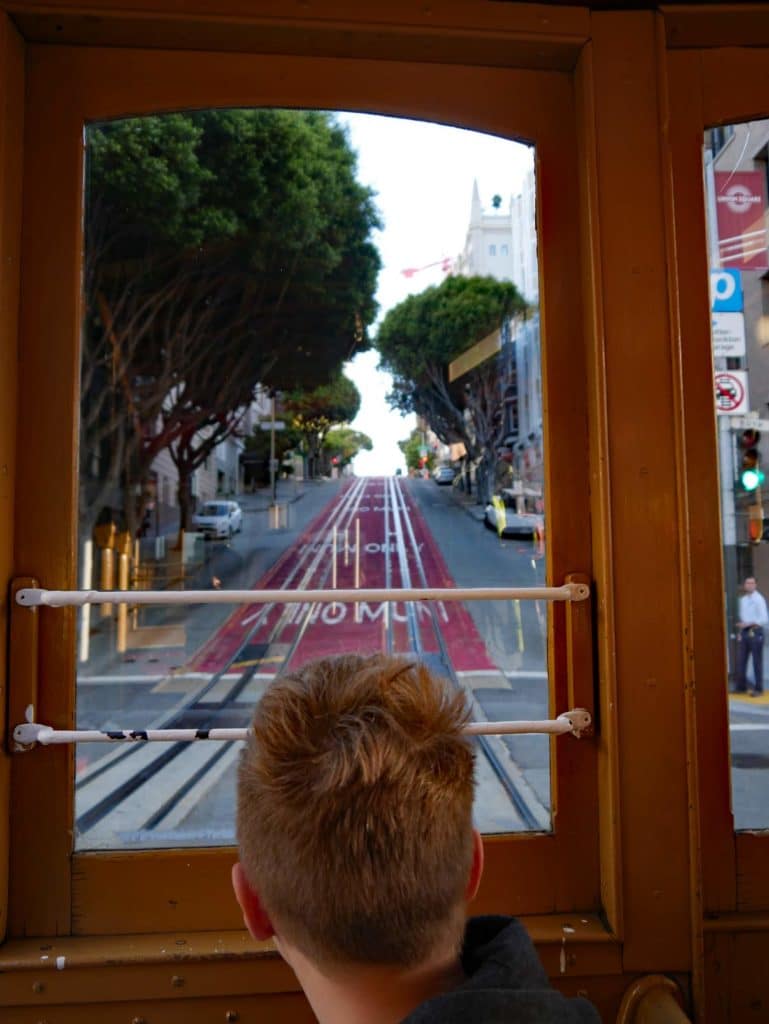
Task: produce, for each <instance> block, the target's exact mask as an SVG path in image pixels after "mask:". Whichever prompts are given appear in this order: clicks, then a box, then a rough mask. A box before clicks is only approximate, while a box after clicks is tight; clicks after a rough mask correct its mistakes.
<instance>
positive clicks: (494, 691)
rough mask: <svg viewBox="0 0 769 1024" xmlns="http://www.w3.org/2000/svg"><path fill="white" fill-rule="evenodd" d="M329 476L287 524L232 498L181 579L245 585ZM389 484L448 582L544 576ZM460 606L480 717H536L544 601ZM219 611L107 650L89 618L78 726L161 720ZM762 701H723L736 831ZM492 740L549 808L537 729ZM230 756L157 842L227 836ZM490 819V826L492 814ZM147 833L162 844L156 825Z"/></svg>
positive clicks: (765, 812)
mask: <svg viewBox="0 0 769 1024" xmlns="http://www.w3.org/2000/svg"><path fill="white" fill-rule="evenodd" d="M340 483H341V482H340V481H328V482H321V483H317V484H308V485H305V487H304V488H303V490H302V492H301V493H300V492H298V491H297V492H296V493H294V492H293V488H294V485H289V486H288V488H287V489H285V491H284V493H283V495H282V497H283V498H285V499H291V498H293V499H295V500H293V501H291V502H290V503H289V505H288V509H289V511H288V517H289V518H288V524H287V526H286V527H285V528H282V529H271V528H270V524H269V521H268V512H267V508H266V505H267V499H266V498H265V496H264V495H256V496H244V497H243V498H242V499H241V504H242V506H243V510H244V519H243V531H242V533H240V534H238V535H237V536H236V537H235V538H233V540H232V542H230V543H225V542H209V543H208V544H206V545H205V549H204V551H205V556H204V558H203V560H202V563H201V564H200V566H199V567H198V571H197V576H196V578H195V579H194V581H191V583H190V584H189V585H192V586H195V587H201V588H206V587H208V586H214V585H216V584H217V581H218V584H219V585H221V586H222V587H225V588H248V587H252V586H254V585H255V584H256V583H257V581H259V580H260V579H262V578H263V577H264V576H265V574H266V573H268V571H269V570H271V568H273V567H274V566H275V565H276V563H279V562H280V561H281V559H284V558H285V557H288V556H287V554H286V553H287V552H289V551H290V550H291V549H295V548H296V547H297V542H298V541H299V540H300V538H301V536H302V533H303V531H304V530H306V528H307V527H308V525H309V524H310V523H311V522H313V521H314V520H315V519H316V517H318V516H319V515H320V514H321V512H322V511H323V509H324V508H326V507H327V506H328V504H329V502H331V501H333V500H334V498H335V497H336V496H337V495H338V494H339V492H340ZM401 483H402V485H403V486H404V489H405V491H406V493H407V496H408V498H409V499H410V500H412V499H413V503H414V505H415V506H416V509H417V511H418V513H419V515H421V517H422V518H423V520H424V526H425V527H426V531H427V533H429V538H431V540H430V543H434V546H435V548H436V549H437V552H438V553H439V554H438V555H437V556H436V557H437V561H438V563H440V561H441V559H442V561H443V563H444V569H445V571H446V572H447V573H448V576H449V577H450V578H451V580H452V581H453V582H454V583H455V584H456V585H458V586H462V587H470V586H477V585H493V586H533V585H541V584H542V583H543V582H544V558H543V557H542V555H541V554H540V552H539V551H538V549H537V546H536V545H535V544H534V543H533V542H531V541H515V540H504V541H501V540H500V539H499V538H498V537H497V535H496V534H495V533H494V532H492V531H490V530H487V529H486V528H485V527H484V525H483V523H482V522H481V521H480V519H479V510H478V509H477V508H473V507H472V506H468V505H466V504H464V503H463V502H462V501H458V500H457V497H458V496H457V494H456V492H454V491H453V490H452V489H451V488H447V487H440V486H437V485H436V484H435V483H434V482H433V481H431V480H404V481H401ZM427 533H426V534H425V536H427ZM305 539H306V538H305ZM375 585H381V583H378V584H375ZM467 610H468V611H469V614H470V617H471V620H472V624H473V625H472V632H473V633H476V634H477V635H479V636H480V638H482V641H483V644H484V645H485V650H486V652H487V654H488V661H487V662H484V665H486V667H485V668H483V669H482V670H479V671H472V668H470V669H467V670H466V671H463V672H461V673H460V674H461V676H462V682H463V683H464V685H466V686H467V687H468V688H469V689H471V690H472V693H473V695H474V697H475V699H476V700H477V702H478V706H479V707H480V709H482V713H483V715H484V716H485V717H487V718H488V719H490V720H500V719H507V718H541V717H546V715H547V710H548V683H547V664H546V636H547V615H548V607H547V605H546V604H545V603H544V602H523V601H522V602H469V603H468V604H467ZM231 613H232V608H231V607H230V606H196V607H188V608H186V609H185V610H184V612H183V613H182V614H181V615H180V611H179V608H173V607H172V608H168V609H162V610H154V611H153V612H151V613H149V614H147V615H145V617H143V619H142V622H144V623H145V624H148V625H163V624H166V625H174V624H175V625H178V624H179V621H180V619H182V618H183V625H184V643H183V646H182V645H177V646H175V647H162V646H161V647H147V648H132V649H129V650H128V651H127V652H125V654H122V655H121V654H117V653H116V652H115V650H114V623H113V622H112V620H102V619H100V618H96V617H95V616H94V619H93V632H92V635H91V645H90V655H91V656H90V658H89V661H88V662H87V663H85V664H82V665H80V666H79V677H78V725H79V726H80V727H81V728H91V727H98V728H110V727H115V728H118V727H132V728H138V727H142V726H146V725H147V724H148V723H151V722H155V721H157V720H158V719H162V718H163V716H164V714H166V713H167V712H168V711H169V709H171V708H172V707H174V706H175V705H176V704H177V703H178V702H179V699H180V694H183V692H184V690H185V687H186V688H189V686H190V679H189V677H188V676H186V675H185V666H187V667H188V668H189V665H190V664H192V663H193V656H194V655H195V652H197V651H199V649H200V648H201V647H202V646H203V644H204V643H205V641H206V640H208V638H209V637H211V636H212V634H217V633H218V632H219V631H220V630H221V628H222V626H223V624H224V623H225V620H227V618H228V617H229V616H230V615H231ZM469 621H470V620H468V622H469ZM450 639H451V641H452V642H451V644H450V646H452V647H453V648H454V649H456V646H457V639H458V638H457V637H456V636H453V637H451V638H450ZM460 639H461V638H460ZM489 666H493V667H489ZM193 675H194V673H193ZM764 700H765V701H766V704H764V703H763V702H762V701H748V700H744V699H743V700H739V699H735V698H731V699H730V726H731V728H730V739H731V744H732V748H731V749H732V759H733V770H732V785H733V807H734V815H735V825H736V827H737V828H738V829H746V828H747V829H757V828H767V827H769V697H767V698H764ZM502 742H503V743H504V744H505V746H506V747H507V749H508V750H509V752H510V755H511V757H512V758H513V760H514V761H515V762H516V763H517V765H518V766H519V767H520V769H521V771H522V773H523V777H524V779H525V782H526V784H527V785H528V786H529V787H530V788H531V790H532V792H533V793H534V794H535V795H536V797H537V798H538V799H539V801H540V802H541V804H542V806H543V807H545V808H547V807H549V804H550V785H549V741H548V740H547V738H545V737H539V736H520V737H505V738H504V740H503V741H502ZM559 742H569V740H568V739H566V740H561V741H559ZM108 749H109V748H107V747H105V746H99V747H98V749H97V745H91V748H90V750H86V749H85V748H82V747H81V748H79V751H78V754H79V758H78V765H79V767H80V768H82V767H84V766H87V764H88V763H89V762H92V761H94V760H96V759H98V758H99V757H102V756H104V754H105V752H106V751H107V750H108ZM234 753H235V752H234V751H233V756H234ZM232 761H233V758H232V757H230V758H229V759H228V760H223V762H222V771H221V772H220V775H219V777H218V778H216V779H214V780H213V781H212V783H211V785H210V786H209V788H208V789H207V791H205V792H204V793H202V794H201V795H200V798H199V799H196V800H194V801H190V802H189V805H188V806H186V807H185V809H184V813H183V814H181V813H180V814H179V815H177V816H176V819H175V825H174V828H173V830H171V831H170V832H169V833H168V841H169V842H170V841H172V840H173V841H175V842H177V843H178V842H203V843H205V842H211V843H215V842H221V841H225V840H227V837H228V836H229V837H231V833H232V820H233V796H234V793H233V773H232V771H231V770H226V771H225V770H224V769H225V768H227V766H228V765H229V768H230V769H231V767H232ZM492 817H493V816H492ZM490 827H491V830H493V823H492V825H491V826H490ZM158 835H159V839H160V841H161V844H162V841H163V839H162V835H161V834H160V833H158Z"/></svg>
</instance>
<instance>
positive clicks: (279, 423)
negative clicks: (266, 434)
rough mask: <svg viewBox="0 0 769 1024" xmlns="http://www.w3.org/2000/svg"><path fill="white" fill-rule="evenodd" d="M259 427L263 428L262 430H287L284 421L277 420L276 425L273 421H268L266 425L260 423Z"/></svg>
mask: <svg viewBox="0 0 769 1024" xmlns="http://www.w3.org/2000/svg"><path fill="white" fill-rule="evenodd" d="M259 426H260V427H261V428H262V430H285V429H286V424H285V423H284V422H283V420H275V422H274V423H273V422H272V420H267V422H266V423H260V424H259Z"/></svg>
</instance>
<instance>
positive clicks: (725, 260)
mask: <svg viewBox="0 0 769 1024" xmlns="http://www.w3.org/2000/svg"><path fill="white" fill-rule="evenodd" d="M767 146H769V120H763V121H750V122H746V123H744V124H734V125H724V126H721V127H718V128H713V129H711V130H709V131H707V132H706V133H705V146H704V161H705V163H704V167H705V198H706V210H707V221H708V257H709V264H710V268H711V269H710V300H711V324H712V328H711V340H712V349H713V363H714V373H715V381H714V383H715V389H714V390H715V400H716V413H717V415H716V420H717V430H718V461H719V476H720V487H721V533H722V544H723V564H724V586H725V594H724V603H725V607H726V636H727V673H728V678H727V680H725V686H727V687H728V690H729V737H730V745H731V766H732V772H731V781H732V808H733V811H734V824H735V827H736V828H737V829H738V830H741V829H765V828H769V772H768V771H767V768H769V757H768V756H767V751H766V736H767V730H769V697H767V696H766V694H767V687H768V685H769V683H768V681H767V669H766V661H765V651H766V642H767V640H769V616H768V615H767V607H766V600H765V599H766V598H767V597H769V554H768V552H769V548H768V547H767V540H769V529H768V528H767V527H768V524H767V519H766V518H765V516H766V514H767V513H766V512H765V511H764V509H765V506H764V504H763V492H764V491H765V490H766V489H767V484H766V483H765V480H764V474H765V473H766V472H767V471H769V470H767V465H768V463H769V447H768V446H767V441H768V440H769V414H768V413H767V410H766V406H767V402H766V398H767V394H769V390H768V388H767V385H769V279H767V271H769V238H768V237H767V217H768V216H769V211H768V210H767V166H768V164H767V160H768V159H769V156H768V153H769V150H768V149H767Z"/></svg>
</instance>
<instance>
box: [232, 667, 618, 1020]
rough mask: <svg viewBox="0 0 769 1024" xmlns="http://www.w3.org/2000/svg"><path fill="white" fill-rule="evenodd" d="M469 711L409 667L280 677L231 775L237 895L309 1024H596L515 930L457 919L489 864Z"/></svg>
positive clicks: (506, 921) (512, 924) (496, 920)
mask: <svg viewBox="0 0 769 1024" xmlns="http://www.w3.org/2000/svg"><path fill="white" fill-rule="evenodd" d="M467 719H468V711H467V705H466V703H465V700H464V697H463V695H462V694H461V693H459V692H456V691H450V690H449V689H448V688H447V687H446V686H445V685H444V683H443V682H442V681H441V680H439V679H437V678H436V677H434V676H432V675H431V674H430V673H429V672H428V671H427V669H426V668H425V667H424V666H422V665H420V664H415V663H414V662H413V661H410V660H406V659H403V658H393V657H389V656H385V655H372V656H368V657H361V656H358V655H349V656H344V657H341V658H336V659H328V660H323V661H318V662H313V663H311V664H309V665H306V666H304V667H303V668H302V669H300V670H299V671H298V672H296V673H293V674H291V675H286V676H283V677H281V678H279V679H278V680H277V681H276V682H275V683H274V684H273V685H272V686H271V687H270V688H269V690H268V691H267V693H266V694H265V695H264V697H263V698H262V700H261V702H260V704H259V705H258V707H257V710H256V714H255V716H254V722H253V736H252V737H251V739H250V740H249V744H248V746H247V748H246V750H245V751H244V755H243V759H242V761H241V765H240V770H239V775H238V842H239V847H240V862H239V863H238V864H236V865H235V867H234V868H233V887H234V889H235V894H236V896H237V899H238V901H239V903H240V906H241V908H242V911H243V918H244V921H245V923H246V925H247V927H248V929H249V931H250V932H251V934H252V935H253V936H254V937H255V938H256V939H259V940H265V939H269V938H272V939H273V940H274V942H275V945H276V947H277V949H278V950H279V951H280V952H281V953H282V955H283V956H284V958H285V959H286V960H287V962H288V963H289V964H290V965H291V967H292V968H293V970H294V972H295V973H296V976H297V978H298V979H299V982H300V984H301V986H302V988H303V989H304V992H305V994H306V996H307V998H308V1000H309V1002H310V1005H311V1006H312V1008H313V1010H314V1012H315V1014H316V1016H317V1018H318V1021H319V1022H320V1024H432V1022H436V1024H438V1022H441V1024H454V1022H457V1024H458V1022H462V1024H474V1022H476V1021H477V1022H479V1024H480V1022H483V1024H496V1022H500V1024H501V1022H503V1021H504V1022H507V1021H510V1022H513V1021H515V1022H520V1024H529V1022H534V1021H536V1022H538V1024H549V1022H553V1024H555V1022H563V1024H598V1022H599V1018H598V1015H597V1014H596V1012H595V1010H594V1009H593V1007H592V1006H591V1005H590V1003H588V1002H587V1001H586V1000H584V999H573V1000H568V999H565V998H564V997H563V996H561V995H560V994H559V993H558V992H556V991H555V990H554V989H552V988H551V987H550V986H549V984H548V980H547V976H546V975H545V972H544V970H543V968H542V965H541V964H540V962H539V959H538V957H537V954H536V952H535V950H534V947H533V945H532V943H531V940H530V939H529V936H528V935H527V934H526V931H525V930H524V928H523V927H522V925H521V924H520V923H519V922H518V921H516V920H515V919H513V918H501V917H486V918H474V919H472V920H470V921H469V922H467V924H466V923H465V913H466V906H467V904H468V903H469V901H470V900H472V899H473V897H474V896H475V893H476V891H477V889H478V884H479V882H480V878H481V872H482V870H483V845H482V842H481V838H480V836H479V834H478V832H477V831H475V830H474V829H473V826H472V804H473V792H474V761H473V748H472V746H471V742H470V740H469V739H468V738H467V737H466V736H465V735H464V733H463V727H464V725H465V724H466V722H467Z"/></svg>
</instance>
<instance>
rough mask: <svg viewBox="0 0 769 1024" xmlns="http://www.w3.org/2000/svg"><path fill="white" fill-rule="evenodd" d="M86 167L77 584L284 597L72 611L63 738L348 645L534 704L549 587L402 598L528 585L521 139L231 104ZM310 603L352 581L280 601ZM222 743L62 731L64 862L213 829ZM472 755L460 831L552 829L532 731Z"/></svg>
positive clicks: (529, 714) (214, 832)
mask: <svg viewBox="0 0 769 1024" xmlns="http://www.w3.org/2000/svg"><path fill="white" fill-rule="evenodd" d="M86 152H87V157H86V194H85V230H84V236H85V265H84V282H85V284H84V302H83V306H84V323H83V334H82V338H83V341H82V370H81V408H80V448H79V452H80V461H79V484H80V491H79V494H80V497H79V525H78V564H79V580H80V585H81V586H82V587H83V588H85V589H91V588H94V589H102V590H120V591H125V592H128V593H136V594H137V595H138V594H140V593H141V592H142V591H148V590H149V591H168V592H171V593H173V594H174V595H177V594H178V595H179V596H180V597H182V596H183V595H184V593H185V591H188V590H208V591H211V592H214V591H219V590H225V589H254V590H258V591H266V590H269V591H274V593H275V597H274V599H272V598H271V599H270V600H269V601H268V602H266V603H254V604H251V605H243V606H239V607H236V608H235V609H234V610H233V608H232V607H230V606H227V605H206V604H195V605H185V604H183V603H181V602H180V603H178V604H169V605H162V606H150V605H145V604H141V603H131V602H130V601H129V602H128V603H117V602H116V603H114V604H107V605H96V604H93V605H90V606H89V605H86V606H85V607H84V608H83V609H82V610H81V611H80V612H79V620H78V651H77V658H78V674H77V725H78V727H79V728H87V729H99V730H106V731H108V730H116V729H133V730H142V729H146V728H148V727H153V728H192V729H196V730H200V731H201V733H204V732H205V731H206V730H209V729H211V728H215V727H228V726H243V727H245V726H247V725H248V722H249V720H250V717H251V715H252V713H253V709H254V706H255V703H256V702H257V701H258V700H259V699H260V696H261V694H262V693H263V692H264V689H265V687H266V686H268V685H269V683H270V680H271V679H273V678H274V677H275V675H276V674H277V673H279V672H285V671H290V670H291V668H292V667H295V666H298V665H299V664H301V663H303V662H305V661H307V660H308V659H310V658H314V657H320V656H326V655H333V654H337V653H341V652H344V651H350V650H356V651H361V650H365V651H374V650H384V651H389V652H396V653H406V654H409V655H413V656H414V657H415V658H419V659H422V660H424V661H425V662H426V663H427V664H428V665H429V666H430V667H431V668H432V669H434V671H436V672H438V673H439V674H441V675H443V676H445V677H446V678H448V679H449V680H450V682H451V684H452V685H454V686H457V687H460V688H462V689H463V690H464V691H465V692H466V694H467V699H468V702H469V704H470V705H471V709H472V717H473V718H474V719H481V720H484V719H488V720H505V719H511V718H526V719H536V718H545V717H548V710H549V704H550V692H549V686H548V656H547V643H548V616H549V613H548V608H547V607H546V605H545V604H544V603H543V602H541V601H525V600H512V601H510V600H508V601H504V602H502V601H494V602H482V601H477V600H476V601H473V600H468V601H465V602H461V603H460V602H415V601H409V600H400V599H399V598H398V595H397V591H398V590H401V589H411V588H436V587H440V588H445V587H468V588H469V587H478V586H487V587H488V586H500V587H504V586H507V587H513V586H515V587H528V586H539V585H543V584H544V583H545V580H546V573H545V566H546V547H547V545H546V536H547V524H546V517H545V498H546V496H545V486H544V485H545V461H544V456H545V452H544V423H543V404H542V359H541V355H540V316H539V305H538V297H539V271H538V261H537V228H536V213H535V210H536V201H535V196H536V188H535V180H534V151H533V148H532V147H531V146H526V145H523V144H520V143H515V142H510V141H506V140H503V139H499V138H493V137H490V136H484V135H480V134H477V133H473V132H468V131H461V130H459V129H451V128H446V127H442V126H439V125H434V124H427V123H424V122H413V121H407V120H403V119H395V118H384V117H375V116H368V115H360V114H356V115H353V114H345V113H340V114H324V113H318V112H307V111H293V110H270V109H249V110H232V109H222V110H203V111H198V112H194V113H184V112H182V113H172V114H163V115H153V116H146V117H136V118H130V119H123V120H117V121H110V122H103V123H96V124H93V125H91V126H89V127H88V128H87V130H86ZM393 153H400V154H403V158H402V159H401V158H399V159H398V160H394V159H393V158H392V154H393ZM497 253H499V255H497ZM489 257H493V259H490V258H489ZM767 575H768V576H769V573H768V574H767ZM317 589H332V590H339V591H340V592H342V591H344V592H345V594H344V595H342V594H340V600H338V601H333V602H331V603H317V602H314V601H311V600H308V601H306V602H302V603H286V602H282V601H281V591H297V590H301V591H304V590H317ZM370 589H386V590H391V591H393V592H394V593H393V597H392V599H391V600H386V599H385V600H382V599H377V600H368V599H366V600H358V601H356V600H355V592H356V591H360V590H370ZM238 750H239V744H237V743H219V742H214V741H208V742H194V743H188V744H183V743H157V744H156V743H147V744H129V745H126V746H109V745H106V744H100V743H81V744H79V745H78V749H77V754H76V759H75V823H76V828H75V834H76V846H77V848H78V849H79V850H93V849H139V848H157V847H164V846H195V845H222V844H228V843H231V842H233V841H234V811H233V808H234V766H235V762H236V759H237V756H238ZM477 757H478V761H477V764H478V792H477V799H476V820H477V824H478V825H479V827H480V828H481V829H482V830H483V831H484V832H486V833H510V832H523V831H539V832H543V831H549V830H550V828H551V786H550V747H549V741H548V739H547V738H546V737H543V736H510V737H490V738H486V737H484V738H481V739H479V741H478V748H477Z"/></svg>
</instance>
